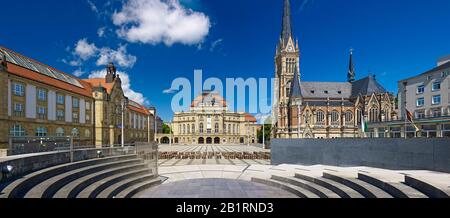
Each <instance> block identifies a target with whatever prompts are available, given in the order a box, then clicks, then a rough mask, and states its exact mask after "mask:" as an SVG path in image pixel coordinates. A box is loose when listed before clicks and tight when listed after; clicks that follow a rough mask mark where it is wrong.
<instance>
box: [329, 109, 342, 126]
mask: <svg viewBox="0 0 450 218" xmlns="http://www.w3.org/2000/svg"><path fill="white" fill-rule="evenodd" d="M339 121H340V117H339V112H338V111H332V112H331V125H339Z"/></svg>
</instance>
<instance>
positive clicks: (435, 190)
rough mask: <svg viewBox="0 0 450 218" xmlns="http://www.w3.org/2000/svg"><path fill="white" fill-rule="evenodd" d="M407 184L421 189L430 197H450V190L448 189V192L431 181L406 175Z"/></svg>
mask: <svg viewBox="0 0 450 218" xmlns="http://www.w3.org/2000/svg"><path fill="white" fill-rule="evenodd" d="M405 184H406V185H408V186H411V187H413V188H415V189H417V190H419V191H421V192H422V193H424V194H426V195H427V196H428V197H430V198H450V197H449V195H450V191H448V190H447V191H448V192H446V191H444V190H442V189H441V188H440V187H436V186H434V185H432V184H430V183H429V182H425V181H423V180H421V179H419V178H415V177H412V176H409V175H406V176H405ZM444 188H445V187H444Z"/></svg>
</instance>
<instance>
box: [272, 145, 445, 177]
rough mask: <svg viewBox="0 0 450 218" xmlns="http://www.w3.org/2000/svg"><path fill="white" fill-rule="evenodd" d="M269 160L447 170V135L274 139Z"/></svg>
mask: <svg viewBox="0 0 450 218" xmlns="http://www.w3.org/2000/svg"><path fill="white" fill-rule="evenodd" d="M271 149H272V164H273V165H278V164H300V165H319V164H320V165H332V166H369V167H378V168H385V169H393V170H433V171H441V172H447V173H450V139H444V138H436V139H427V138H416V139H394V138H389V139H388V138H379V139H330V140H323V139H322V140H320V139H274V140H272V145H271Z"/></svg>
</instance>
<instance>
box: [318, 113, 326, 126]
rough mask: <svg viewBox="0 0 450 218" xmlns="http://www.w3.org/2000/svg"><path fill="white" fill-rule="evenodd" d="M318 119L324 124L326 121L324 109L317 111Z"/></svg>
mask: <svg viewBox="0 0 450 218" xmlns="http://www.w3.org/2000/svg"><path fill="white" fill-rule="evenodd" d="M316 120H317V123H318V124H324V123H325V113H324V112H323V111H317V113H316Z"/></svg>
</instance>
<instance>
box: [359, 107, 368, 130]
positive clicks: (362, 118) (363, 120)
mask: <svg viewBox="0 0 450 218" xmlns="http://www.w3.org/2000/svg"><path fill="white" fill-rule="evenodd" d="M367 129H368V127H367V122H366V119H365V118H364V111H361V131H362V132H364V133H365V132H367Z"/></svg>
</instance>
